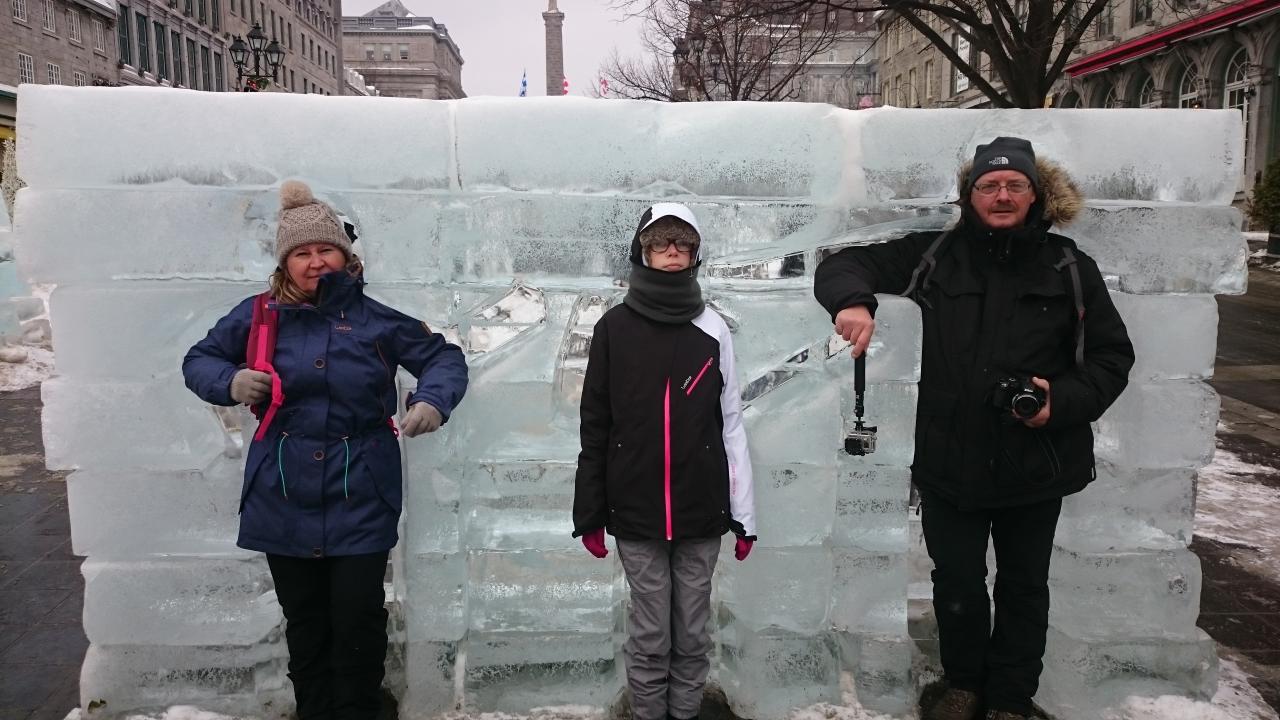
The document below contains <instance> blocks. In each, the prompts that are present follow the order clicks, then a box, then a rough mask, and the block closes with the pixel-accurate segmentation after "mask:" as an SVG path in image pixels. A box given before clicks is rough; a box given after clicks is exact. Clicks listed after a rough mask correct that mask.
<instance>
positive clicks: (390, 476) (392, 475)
mask: <svg viewBox="0 0 1280 720" xmlns="http://www.w3.org/2000/svg"><path fill="white" fill-rule="evenodd" d="M361 457H362V458H363V460H364V466H365V471H366V473H367V474H368V482H369V484H370V485H372V486H373V491H374V492H375V493H376V494H377V496H378V499H379V500H381V501H382V502H383V503H384V504H386V506H387V507H389V508H390V509H391V510H392V511H393V512H395V513H396V514H397V515H399V514H400V510H401V509H402V508H403V507H404V478H403V475H404V473H403V472H401V468H400V451H399V448H398V447H396V445H395V444H394V443H392V442H390V441H388V440H383V439H381V438H378V439H373V440H367V441H365V443H364V447H363V448H362V449H361Z"/></svg>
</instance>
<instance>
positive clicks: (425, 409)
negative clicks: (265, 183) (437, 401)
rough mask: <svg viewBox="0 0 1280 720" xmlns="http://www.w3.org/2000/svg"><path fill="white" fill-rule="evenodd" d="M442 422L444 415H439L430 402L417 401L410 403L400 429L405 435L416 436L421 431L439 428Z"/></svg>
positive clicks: (425, 431)
mask: <svg viewBox="0 0 1280 720" xmlns="http://www.w3.org/2000/svg"><path fill="white" fill-rule="evenodd" d="M443 422H444V417H443V416H441V415H440V411H439V410H437V409H435V408H434V407H432V406H431V403H425V402H419V403H414V404H413V405H411V406H410V407H409V411H408V412H406V413H405V414H404V424H403V427H401V430H402V431H403V432H404V434H405V437H418V436H419V435H421V434H423V433H429V432H435V431H436V430H439V429H440V425H441V424H442V423H443Z"/></svg>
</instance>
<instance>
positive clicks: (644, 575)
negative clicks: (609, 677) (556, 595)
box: [617, 538, 720, 720]
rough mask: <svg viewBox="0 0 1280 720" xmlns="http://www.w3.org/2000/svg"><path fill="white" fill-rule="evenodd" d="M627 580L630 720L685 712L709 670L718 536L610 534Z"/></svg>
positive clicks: (698, 697) (695, 702)
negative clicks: (657, 537)
mask: <svg viewBox="0 0 1280 720" xmlns="http://www.w3.org/2000/svg"><path fill="white" fill-rule="evenodd" d="M617 545H618V557H619V558H620V559H621V560H622V568H623V570H625V571H626V574H627V584H628V585H629V586H630V587H631V610H630V613H629V614H628V617H627V642H626V644H624V645H623V646H622V654H623V659H624V661H625V662H626V666H627V684H628V686H630V688H631V713H632V715H633V716H634V717H635V720H666V718H667V716H672V717H676V718H692V717H696V716H697V715H698V709H699V708H700V707H701V706H702V688H703V686H704V685H706V682H707V673H708V672H709V671H710V670H711V659H710V657H708V655H709V654H710V652H711V632H710V631H709V630H708V629H707V622H708V621H709V620H710V619H711V574H712V573H713V572H714V571H715V569H716V558H717V556H718V554H719V552H720V538H705V539H702V538H699V539H694V540H676V541H674V542H668V541H666V540H617Z"/></svg>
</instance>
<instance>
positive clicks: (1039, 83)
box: [623, 0, 1151, 108]
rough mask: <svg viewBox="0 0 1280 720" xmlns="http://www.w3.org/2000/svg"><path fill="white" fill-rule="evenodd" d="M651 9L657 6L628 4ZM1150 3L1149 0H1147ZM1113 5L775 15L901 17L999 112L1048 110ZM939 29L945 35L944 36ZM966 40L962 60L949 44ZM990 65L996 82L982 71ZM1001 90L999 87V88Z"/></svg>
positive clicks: (872, 2) (875, 1)
mask: <svg viewBox="0 0 1280 720" xmlns="http://www.w3.org/2000/svg"><path fill="white" fill-rule="evenodd" d="M623 1H624V2H632V3H638V4H647V3H649V2H652V1H653V0H623ZM1147 1H1151V0H1147ZM1111 2H1112V0H781V1H780V2H778V3H775V4H774V5H775V7H774V8H773V11H774V12H786V13H795V12H808V13H810V14H814V13H822V12H825V11H827V10H850V11H861V12H872V11H877V10H887V11H890V12H893V13H896V14H897V15H898V16H899V17H901V18H902V19H903V20H904V21H905V22H906V23H907V24H909V25H910V26H911V27H912V28H914V29H915V30H916V31H917V32H919V33H920V34H921V35H923V36H924V38H925V39H926V40H928V42H929V43H930V44H931V45H933V46H934V47H935V48H937V49H938V50H939V51H940V52H941V53H942V55H943V56H944V57H946V59H947V60H948V61H949V62H950V63H951V64H952V65H953V66H954V67H955V68H956V69H957V70H959V71H960V72H961V73H963V74H964V76H965V77H967V78H969V81H970V82H971V83H973V85H974V87H976V88H977V89H978V90H979V91H981V92H982V94H983V95H985V96H986V97H987V98H988V99H990V100H991V102H992V104H993V105H995V106H996V107H1022V108H1038V107H1043V106H1044V102H1045V97H1046V96H1048V94H1049V93H1050V91H1051V90H1052V88H1053V84H1054V83H1055V82H1056V81H1057V80H1058V79H1059V78H1060V77H1062V73H1063V72H1064V71H1065V69H1066V66H1067V63H1068V62H1069V60H1070V58H1071V53H1072V52H1073V51H1074V50H1075V49H1076V48H1077V47H1079V45H1080V42H1081V39H1082V38H1083V37H1084V34H1085V32H1086V31H1087V30H1088V29H1089V28H1090V26H1092V25H1093V22H1094V20H1095V19H1096V18H1097V17H1098V15H1100V14H1101V13H1102V12H1103V10H1105V9H1107V6H1108V4H1109V3H1111ZM939 26H941V27H942V30H939V29H938V28H939ZM953 36H954V37H959V38H961V39H963V40H965V41H967V43H968V45H969V48H970V52H969V53H968V56H967V57H966V56H962V55H961V53H960V52H958V51H957V50H956V47H955V46H954V45H953V41H952V38H953ZM984 57H985V58H986V60H987V61H989V62H990V63H991V70H992V72H993V73H994V76H995V78H998V81H999V82H998V83H993V82H991V81H989V80H988V79H987V78H986V76H984V75H983V73H982V72H981V69H982V66H983V64H984V63H983V58H984ZM997 85H998V87H997Z"/></svg>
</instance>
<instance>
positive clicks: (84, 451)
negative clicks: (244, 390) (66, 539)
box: [40, 368, 239, 470]
mask: <svg viewBox="0 0 1280 720" xmlns="http://www.w3.org/2000/svg"><path fill="white" fill-rule="evenodd" d="M40 398H41V400H42V401H43V402H44V411H43V416H42V417H43V425H42V429H43V430H44V447H45V463H46V465H48V467H49V468H50V469H56V470H74V469H76V468H82V467H83V468H88V467H94V468H99V469H101V468H112V469H125V468H135V469H138V470H203V469H204V468H207V467H209V465H211V464H212V463H213V462H214V460H216V459H217V458H219V457H221V456H223V455H224V454H226V455H233V456H234V455H236V454H238V453H239V448H238V444H237V437H236V436H237V435H238V433H235V434H233V433H231V432H229V431H228V430H227V429H226V428H225V427H224V425H223V423H222V421H221V420H220V418H219V415H218V414H217V413H216V412H215V411H214V409H213V408H212V407H210V406H209V405H206V404H205V403H203V402H201V400H200V398H198V397H196V396H195V395H193V394H191V392H190V391H189V390H187V389H186V388H185V387H183V384H182V376H181V375H180V374H179V373H178V370H177V368H174V370H173V371H172V372H170V373H169V374H166V375H163V376H160V377H157V378H155V379H154V380H152V381H150V382H77V381H75V380H72V379H70V378H62V377H55V378H53V379H51V380H48V381H46V382H45V383H44V385H43V386H41V388H40Z"/></svg>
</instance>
